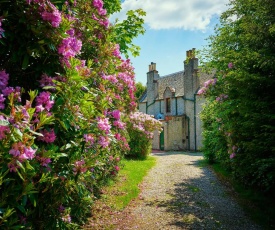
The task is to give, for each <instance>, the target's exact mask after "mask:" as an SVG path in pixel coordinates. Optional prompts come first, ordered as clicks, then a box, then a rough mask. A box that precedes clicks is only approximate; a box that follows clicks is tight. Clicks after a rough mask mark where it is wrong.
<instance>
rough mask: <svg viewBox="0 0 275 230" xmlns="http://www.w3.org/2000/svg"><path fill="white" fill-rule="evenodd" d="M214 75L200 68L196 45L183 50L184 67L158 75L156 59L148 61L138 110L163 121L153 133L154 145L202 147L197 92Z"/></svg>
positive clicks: (187, 148) (193, 149) (179, 147)
mask: <svg viewBox="0 0 275 230" xmlns="http://www.w3.org/2000/svg"><path fill="white" fill-rule="evenodd" d="M213 76H214V74H213V73H212V74H205V73H203V72H201V71H200V70H199V68H198V58H196V57H195V49H192V50H189V51H187V52H186V60H185V61H184V70H183V71H179V72H176V73H173V74H169V75H166V76H162V77H161V76H160V75H159V73H158V71H157V69H156V63H153V62H152V63H151V64H150V65H149V72H148V73H147V91H146V92H145V93H144V94H143V95H142V97H141V99H140V102H139V111H141V112H143V113H147V114H151V115H154V117H155V118H156V119H159V120H161V121H162V123H163V132H162V133H161V134H158V133H157V132H156V133H155V135H154V140H153V149H163V150H192V151H197V150H199V149H200V148H201V147H202V124H201V120H200V118H199V113H200V111H201V109H202V104H203V103H204V99H203V98H201V97H198V95H197V92H198V90H199V89H200V87H201V86H202V85H203V83H204V82H205V81H206V80H208V79H210V78H213Z"/></svg>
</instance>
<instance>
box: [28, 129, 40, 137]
mask: <svg viewBox="0 0 275 230" xmlns="http://www.w3.org/2000/svg"><path fill="white" fill-rule="evenodd" d="M28 131H29V132H30V133H32V134H35V135H37V136H40V137H43V136H44V135H43V134H42V133H38V132H35V131H33V130H31V129H28Z"/></svg>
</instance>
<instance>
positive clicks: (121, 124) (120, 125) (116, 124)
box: [113, 121, 126, 129]
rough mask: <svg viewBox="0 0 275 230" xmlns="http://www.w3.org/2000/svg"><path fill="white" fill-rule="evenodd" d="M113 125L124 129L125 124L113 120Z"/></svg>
mask: <svg viewBox="0 0 275 230" xmlns="http://www.w3.org/2000/svg"><path fill="white" fill-rule="evenodd" d="M113 124H114V126H117V127H118V128H119V129H124V128H125V126H126V124H125V123H124V122H122V121H114V123H113Z"/></svg>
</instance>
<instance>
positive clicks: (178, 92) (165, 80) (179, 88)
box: [139, 69, 215, 103]
mask: <svg viewBox="0 0 275 230" xmlns="http://www.w3.org/2000/svg"><path fill="white" fill-rule="evenodd" d="M200 70H201V69H199V70H198V77H199V81H200V87H203V84H204V82H206V81H207V80H209V79H211V78H214V76H215V71H214V70H213V71H212V72H210V73H206V72H201V71H200ZM184 75H185V73H184V71H179V72H176V73H172V74H169V75H165V76H161V77H160V78H159V79H157V80H156V82H157V84H158V92H157V96H156V98H155V100H163V93H164V91H165V89H166V88H167V87H168V88H170V91H171V92H174V93H175V97H182V96H184ZM139 102H140V103H142V102H144V103H145V102H147V91H145V92H144V93H143V94H142V96H141V97H140V100H139Z"/></svg>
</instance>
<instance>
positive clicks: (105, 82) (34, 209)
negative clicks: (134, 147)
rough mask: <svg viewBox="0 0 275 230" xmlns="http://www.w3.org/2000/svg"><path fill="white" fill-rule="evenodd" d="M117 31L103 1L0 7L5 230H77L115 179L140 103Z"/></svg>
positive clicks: (1, 223)
mask: <svg viewBox="0 0 275 230" xmlns="http://www.w3.org/2000/svg"><path fill="white" fill-rule="evenodd" d="M51 3H52V4H51ZM107 8H108V9H107V10H108V12H107V15H108V13H112V12H114V11H117V10H118V9H120V2H119V1H115V2H111V1H108V4H107ZM53 13H54V14H53ZM91 16H93V17H91ZM135 20H137V19H135ZM129 30H131V28H129ZM113 31H114V27H112V26H111V25H108V18H107V16H106V15H105V11H104V9H103V8H102V4H100V1H98V2H97V5H96V4H95V3H94V1H87V0H78V1H72V0H70V1H65V0H64V1H63V0H62V1H54V0H52V1H41V2H39V4H38V2H37V1H31V0H30V1H25V0H24V1H23V0H17V1H0V33H1V34H0V80H1V84H0V99H1V100H0V140H1V141H0V228H1V229H20V228H22V229H79V228H80V226H82V225H83V224H84V223H85V222H86V221H87V218H88V216H89V215H90V211H91V206H92V205H93V202H94V199H95V197H96V196H98V195H99V191H100V189H101V187H102V186H103V185H104V184H105V183H106V181H108V180H109V179H110V178H112V177H114V176H115V175H116V174H117V171H118V170H119V164H120V162H119V160H113V159H120V158H121V157H122V156H123V155H124V154H125V153H126V152H127V150H128V143H127V140H126V138H127V136H128V134H127V131H126V130H125V126H126V123H125V120H126V118H127V116H128V115H129V113H130V112H132V111H134V110H135V106H136V102H135V100H136V98H135V97H134V93H135V82H134V72H133V68H132V66H131V65H130V61H129V60H123V59H122V58H121V56H120V51H119V48H118V45H117V44H116V43H114V40H113V37H114V32H113ZM135 34H136V35H137V33H136V32H135ZM131 41H132V40H131ZM131 41H128V43H127V44H128V45H129V44H130V43H131ZM126 49H127V48H125V50H124V51H125V52H126ZM122 111H123V113H122Z"/></svg>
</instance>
